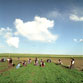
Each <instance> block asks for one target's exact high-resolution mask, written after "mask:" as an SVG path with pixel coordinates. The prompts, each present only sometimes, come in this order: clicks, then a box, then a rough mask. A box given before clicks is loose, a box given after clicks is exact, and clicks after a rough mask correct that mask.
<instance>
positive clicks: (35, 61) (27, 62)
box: [16, 57, 45, 69]
mask: <svg viewBox="0 0 83 83" xmlns="http://www.w3.org/2000/svg"><path fill="white" fill-rule="evenodd" d="M31 62H32V60H31V59H28V61H23V62H19V63H18V64H17V66H16V69H18V68H20V67H21V65H22V66H27V64H30V63H31ZM34 65H35V66H41V67H44V66H45V62H44V61H43V60H42V59H41V60H40V62H39V59H38V58H37V57H36V58H35V60H34Z"/></svg>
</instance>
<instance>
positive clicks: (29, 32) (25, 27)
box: [15, 16, 58, 42]
mask: <svg viewBox="0 0 83 83" xmlns="http://www.w3.org/2000/svg"><path fill="white" fill-rule="evenodd" d="M15 26H16V29H17V32H16V33H19V34H21V35H22V36H24V37H26V38H28V39H29V40H36V41H42V42H51V41H55V40H56V39H57V38H58V36H57V35H53V34H52V33H51V32H50V30H49V29H52V28H53V26H54V21H53V20H48V19H47V18H44V17H43V18H41V17H38V16H35V18H34V21H28V22H23V21H22V20H21V19H16V20H15Z"/></svg>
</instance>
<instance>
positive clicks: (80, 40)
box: [73, 39, 83, 42]
mask: <svg viewBox="0 0 83 83" xmlns="http://www.w3.org/2000/svg"><path fill="white" fill-rule="evenodd" d="M73 41H74V42H83V39H79V40H78V39H73Z"/></svg>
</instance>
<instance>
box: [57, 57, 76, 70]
mask: <svg viewBox="0 0 83 83" xmlns="http://www.w3.org/2000/svg"><path fill="white" fill-rule="evenodd" d="M74 63H75V60H74V59H73V58H71V63H70V66H69V68H70V69H71V68H73V67H74ZM58 64H59V65H61V64H63V63H62V61H61V59H59V60H58Z"/></svg>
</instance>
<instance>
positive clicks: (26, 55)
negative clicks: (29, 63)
mask: <svg viewBox="0 0 83 83" xmlns="http://www.w3.org/2000/svg"><path fill="white" fill-rule="evenodd" d="M0 57H83V56H82V55H53V54H14V53H10V54H9V53H0Z"/></svg>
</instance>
